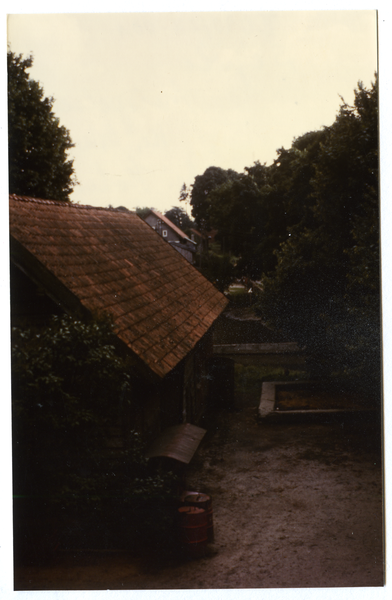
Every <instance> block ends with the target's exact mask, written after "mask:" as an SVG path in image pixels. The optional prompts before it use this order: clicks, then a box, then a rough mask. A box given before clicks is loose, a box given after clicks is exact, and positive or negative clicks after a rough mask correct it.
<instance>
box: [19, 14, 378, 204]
mask: <svg viewBox="0 0 392 600" xmlns="http://www.w3.org/2000/svg"><path fill="white" fill-rule="evenodd" d="M8 41H9V44H10V47H11V50H12V51H13V52H15V53H17V54H19V53H22V54H23V55H24V56H27V55H29V54H30V53H32V54H33V56H34V63H33V67H32V68H31V69H30V70H29V72H30V76H31V77H32V78H33V79H35V80H38V81H39V82H40V83H41V85H42V87H43V88H44V92H45V95H46V96H53V97H54V98H55V103H54V112H55V114H56V116H58V117H59V118H60V123H61V124H62V125H65V127H67V129H69V131H70V134H71V138H72V140H73V142H74V143H75V148H73V149H72V151H71V154H70V156H71V157H73V158H74V168H75V172H76V176H77V179H78V181H79V185H78V186H77V187H76V188H75V189H74V192H73V194H72V195H71V199H72V201H74V202H79V203H81V204H90V205H94V206H108V205H109V204H110V205H112V206H120V205H121V206H126V207H127V208H129V209H133V208H135V207H136V206H149V207H154V208H157V209H158V210H161V211H164V210H168V209H170V208H171V207H172V206H182V207H184V203H180V202H179V200H178V198H179V193H180V189H181V186H182V184H183V183H186V185H190V184H192V183H193V181H194V179H195V177H196V176H197V175H201V174H202V173H203V172H204V171H205V170H206V169H207V168H208V167H210V166H218V167H222V168H224V169H228V168H231V169H234V170H236V171H238V172H242V171H243V170H244V168H245V167H247V166H251V165H252V164H253V163H254V162H255V161H260V162H261V163H267V164H270V163H271V162H272V161H273V160H274V159H275V158H276V150H277V149H278V148H280V147H282V146H283V147H285V148H288V147H290V146H291V143H292V141H293V139H294V138H295V137H298V136H300V135H302V134H304V133H307V132H308V131H312V130H315V129H319V128H322V127H323V126H328V125H331V124H332V123H333V121H334V119H335V116H336V114H337V111H338V109H339V106H340V103H341V100H340V97H339V96H343V97H344V99H345V100H346V102H348V103H352V101H353V98H354V94H353V90H354V88H355V87H356V86H357V82H358V81H359V80H361V81H363V82H364V84H365V85H366V86H369V85H370V83H371V81H373V79H374V72H375V71H376V70H377V15H376V11H374V10H347V11H336V10H333V11H298V12H290V11H275V12H272V11H251V12H212V13H205V12H204V13H200V12H199V13H197V12H195V13H178V12H177V13H139V14H137V13H123V14H121V13H120V14H51V15H47V14H35V15H32V14H27V15H26V14H11V15H10V16H9V17H8Z"/></svg>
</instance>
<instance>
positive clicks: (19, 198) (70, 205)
mask: <svg viewBox="0 0 392 600" xmlns="http://www.w3.org/2000/svg"><path fill="white" fill-rule="evenodd" d="M9 197H10V200H16V201H17V202H32V203H34V204H46V205H53V206H67V207H68V208H87V209H91V210H104V211H109V212H111V211H112V212H116V213H118V212H119V213H121V214H128V212H129V213H130V214H131V215H134V214H135V213H134V212H133V211H131V210H129V211H127V212H125V211H122V210H121V211H119V210H117V208H114V207H110V206H92V205H91V204H78V203H75V202H72V200H50V199H45V198H34V197H33V196H24V195H20V194H9Z"/></svg>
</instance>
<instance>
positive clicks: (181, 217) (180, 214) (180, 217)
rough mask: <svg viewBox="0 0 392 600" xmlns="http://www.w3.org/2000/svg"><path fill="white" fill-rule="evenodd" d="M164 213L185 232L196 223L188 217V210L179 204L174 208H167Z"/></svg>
mask: <svg viewBox="0 0 392 600" xmlns="http://www.w3.org/2000/svg"><path fill="white" fill-rule="evenodd" d="M164 214H165V217H167V218H168V219H169V221H171V222H172V223H173V224H174V225H176V226H177V227H179V229H181V231H184V233H187V232H188V231H189V230H190V229H191V227H192V226H193V224H194V223H193V221H192V219H190V218H189V217H188V215H187V213H186V211H185V210H184V209H183V208H181V207H179V206H173V208H171V209H170V210H167V211H166V212H165V213H164Z"/></svg>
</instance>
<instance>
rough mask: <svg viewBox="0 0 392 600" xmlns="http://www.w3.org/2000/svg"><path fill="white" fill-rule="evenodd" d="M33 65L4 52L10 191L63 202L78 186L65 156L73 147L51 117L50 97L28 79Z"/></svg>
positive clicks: (64, 131) (53, 115)
mask: <svg viewBox="0 0 392 600" xmlns="http://www.w3.org/2000/svg"><path fill="white" fill-rule="evenodd" d="M32 64H33V58H32V56H29V57H28V58H23V57H22V55H16V54H14V53H13V52H11V51H10V50H9V51H8V53H7V65H8V135H9V191H10V193H12V194H20V195H27V196H33V197H36V198H47V199H51V200H63V201H67V200H69V195H70V194H71V193H72V191H73V188H74V186H75V185H76V184H77V181H76V178H75V174H74V167H73V160H72V159H70V158H69V157H68V152H69V150H70V149H71V148H73V146H74V144H73V143H72V140H71V137H70V134H69V131H68V130H67V129H66V128H65V127H64V126H63V125H60V121H59V119H58V118H57V117H56V116H55V114H54V113H53V110H52V109H53V102H54V100H53V98H46V97H45V96H44V91H43V89H42V87H41V86H40V84H39V83H38V82H37V81H34V80H32V79H30V75H29V73H27V69H29V68H30V67H31V66H32Z"/></svg>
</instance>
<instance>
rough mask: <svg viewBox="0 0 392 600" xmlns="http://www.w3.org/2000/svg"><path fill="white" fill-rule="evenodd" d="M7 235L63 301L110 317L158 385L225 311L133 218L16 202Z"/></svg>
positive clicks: (209, 288)
mask: <svg viewBox="0 0 392 600" xmlns="http://www.w3.org/2000/svg"><path fill="white" fill-rule="evenodd" d="M10 233H11V240H12V239H14V240H16V244H17V245H18V246H17V247H18V248H23V252H25V251H26V250H27V251H28V252H27V254H28V256H29V257H33V258H32V260H36V262H37V264H38V266H39V268H40V269H41V270H42V269H43V271H45V273H48V274H49V276H50V277H51V278H52V280H53V281H56V282H59V286H60V288H57V290H56V293H57V294H59V289H60V291H61V290H63V291H64V293H65V292H66V293H65V296H64V297H63V298H58V300H59V301H63V302H62V303H63V304H64V303H65V304H66V302H65V300H64V298H65V297H66V294H68V295H69V296H72V298H73V299H75V301H77V302H78V304H79V303H80V304H81V305H82V307H84V308H85V309H87V310H88V311H89V312H96V311H98V312H99V311H104V312H108V313H110V314H112V316H113V319H114V324H115V330H116V334H117V336H118V337H119V338H120V339H121V340H122V341H123V342H125V343H126V344H127V346H128V347H129V348H130V349H131V350H132V351H133V352H134V353H135V354H136V355H138V356H139V357H140V358H141V359H142V360H143V361H144V363H145V364H147V365H148V366H149V367H150V369H151V370H152V371H154V372H155V373H156V374H157V375H159V376H160V377H163V376H165V375H166V374H167V373H168V372H169V371H171V370H172V369H173V368H174V367H175V366H176V365H177V364H178V363H179V362H180V360H182V359H183V358H184V357H185V356H186V355H187V354H188V353H189V351H190V350H192V348H193V347H194V346H195V344H196V343H197V342H198V341H199V340H200V339H201V338H202V336H203V335H204V334H205V333H206V332H207V330H208V329H209V328H210V327H211V325H212V324H213V322H214V321H215V319H216V318H217V317H218V316H219V314H220V313H221V312H222V310H223V308H224V307H225V306H226V304H227V300H226V298H225V297H224V296H223V294H221V293H220V292H219V291H218V290H217V289H216V288H215V287H214V286H213V285H212V284H211V283H210V282H209V281H207V280H206V279H205V278H204V277H203V276H202V275H201V274H200V273H199V272H198V271H197V270H196V269H195V268H194V267H193V266H192V265H191V264H190V263H189V262H188V261H187V260H186V259H185V258H184V257H182V256H181V254H179V253H178V252H177V251H176V250H175V249H174V248H172V247H171V245H170V244H167V243H166V242H165V241H164V240H163V239H162V238H161V237H160V236H158V235H156V233H155V231H154V230H153V229H152V228H151V227H150V226H149V225H148V224H147V223H145V222H144V221H143V220H142V219H140V218H139V217H138V216H137V215H136V214H134V213H132V212H125V211H117V210H115V209H106V208H95V207H92V206H82V205H78V204H72V203H64V202H56V201H51V200H40V199H35V198H28V197H25V196H23V197H22V196H16V195H11V196H10ZM18 243H19V244H18ZM11 252H12V246H11ZM34 264H35V263H34ZM52 296H53V290H52ZM68 300H69V298H68Z"/></svg>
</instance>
